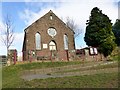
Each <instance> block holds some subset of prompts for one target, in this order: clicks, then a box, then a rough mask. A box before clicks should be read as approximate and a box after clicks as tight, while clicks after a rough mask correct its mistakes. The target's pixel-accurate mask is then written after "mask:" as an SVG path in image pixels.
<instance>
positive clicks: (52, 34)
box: [47, 28, 57, 37]
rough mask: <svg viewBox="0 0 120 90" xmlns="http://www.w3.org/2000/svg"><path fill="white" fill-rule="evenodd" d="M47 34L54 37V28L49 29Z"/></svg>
mask: <svg viewBox="0 0 120 90" xmlns="http://www.w3.org/2000/svg"><path fill="white" fill-rule="evenodd" d="M47 32H48V34H49V35H50V36H51V37H54V36H55V35H56V34H57V32H56V30H55V28H49V29H48V31H47Z"/></svg>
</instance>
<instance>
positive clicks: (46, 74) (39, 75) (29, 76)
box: [21, 62, 118, 81]
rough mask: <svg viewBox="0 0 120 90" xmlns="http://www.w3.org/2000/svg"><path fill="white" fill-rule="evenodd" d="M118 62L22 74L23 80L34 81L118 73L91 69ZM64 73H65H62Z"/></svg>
mask: <svg viewBox="0 0 120 90" xmlns="http://www.w3.org/2000/svg"><path fill="white" fill-rule="evenodd" d="M112 63H116V62H99V63H96V64H94V65H93V64H89V65H85V66H83V65H68V66H62V67H54V68H46V69H34V70H29V71H24V72H23V73H22V76H21V78H22V79H24V80H28V81H29V80H33V79H46V78H56V77H67V76H80V75H91V74H99V73H111V72H118V68H117V67H115V68H105V69H96V70H95V69H94V70H90V69H89V68H90V67H96V66H98V65H106V64H112ZM82 68H83V69H84V68H88V70H82V71H81V70H80V71H79V69H82ZM69 70H77V71H74V72H66V71H69ZM61 71H64V72H61Z"/></svg>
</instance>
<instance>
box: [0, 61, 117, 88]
mask: <svg viewBox="0 0 120 90" xmlns="http://www.w3.org/2000/svg"><path fill="white" fill-rule="evenodd" d="M77 64H81V65H82V64H83V63H82V62H80V61H74V62H43V63H40V62H36V63H35V62H33V63H28V64H21V65H12V66H9V67H4V68H3V70H2V76H3V77H2V87H3V88H87V87H89V88H92V87H95V88H112V87H113V88H115V87H116V88H117V86H118V73H117V72H116V73H112V72H111V73H101V74H94V75H83V76H70V77H62V78H48V79H34V80H31V81H25V80H23V79H21V78H20V75H21V73H22V72H23V71H24V70H31V69H41V68H50V67H58V66H59V67H60V66H66V65H77ZM109 67H115V65H113V66H112V65H109V66H106V67H105V68H109ZM98 68H100V67H98ZM101 68H103V67H101Z"/></svg>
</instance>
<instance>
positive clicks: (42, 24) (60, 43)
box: [23, 10, 75, 60]
mask: <svg viewBox="0 0 120 90" xmlns="http://www.w3.org/2000/svg"><path fill="white" fill-rule="evenodd" d="M51 27H52V28H55V30H56V34H55V35H54V36H50V35H49V34H48V29H49V28H51ZM36 33H39V34H40V47H41V48H40V50H38V49H36V37H35V35H36ZM53 33H54V32H53ZM64 35H66V36H67V37H68V49H67V50H66V49H65V48H64ZM51 41H52V42H54V43H55V47H51V48H56V50H50V42H51ZM74 49H75V43H74V32H73V31H72V30H71V29H70V28H69V27H67V26H66V24H65V23H64V22H63V21H62V20H60V19H59V18H58V17H57V16H56V15H55V14H54V13H53V12H52V11H51V10H50V11H49V12H48V13H47V14H45V15H44V16H43V17H41V18H40V19H38V20H37V21H35V22H34V23H33V24H32V25H30V26H29V27H27V28H26V29H25V35H24V42H23V60H39V59H49V60H69V58H70V55H69V51H72V50H74Z"/></svg>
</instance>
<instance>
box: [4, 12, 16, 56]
mask: <svg viewBox="0 0 120 90" xmlns="http://www.w3.org/2000/svg"><path fill="white" fill-rule="evenodd" d="M4 26H5V28H4V30H3V36H2V41H3V43H4V45H5V46H6V49H7V55H8V50H9V48H10V46H11V45H12V43H13V41H14V27H13V22H12V19H11V17H10V16H9V15H8V14H7V15H6V17H5V18H4Z"/></svg>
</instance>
